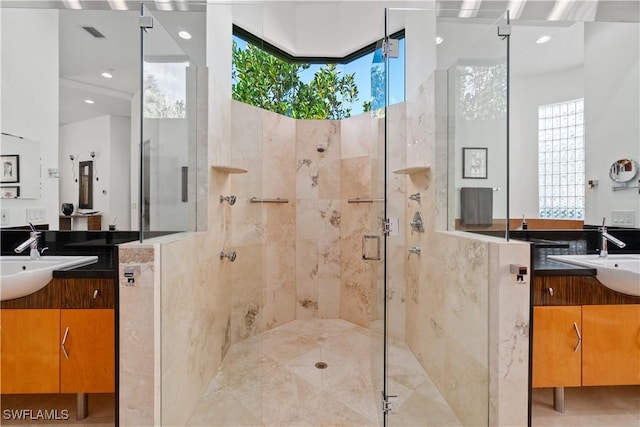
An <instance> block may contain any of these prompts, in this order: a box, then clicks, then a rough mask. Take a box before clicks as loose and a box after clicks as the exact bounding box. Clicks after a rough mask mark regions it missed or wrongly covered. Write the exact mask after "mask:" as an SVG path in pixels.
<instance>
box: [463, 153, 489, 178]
mask: <svg viewBox="0 0 640 427" xmlns="http://www.w3.org/2000/svg"><path fill="white" fill-rule="evenodd" d="M462 177H463V178H471V179H487V149H486V148H479V147H464V148H463V149H462Z"/></svg>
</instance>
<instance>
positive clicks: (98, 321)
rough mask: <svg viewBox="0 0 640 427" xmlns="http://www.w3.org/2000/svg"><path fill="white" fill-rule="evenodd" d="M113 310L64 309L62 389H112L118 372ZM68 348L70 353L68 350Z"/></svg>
mask: <svg viewBox="0 0 640 427" xmlns="http://www.w3.org/2000/svg"><path fill="white" fill-rule="evenodd" d="M113 314H114V313H113V310H110V309H103V310H95V309H89V310H82V309H80V310H60V335H61V336H62V337H64V336H65V334H66V336H67V339H66V342H65V349H64V351H62V349H61V352H62V354H61V355H60V392H61V393H112V392H113V391H114V390H115V376H114V351H113V343H114V339H115V337H114V319H113ZM65 351H66V354H65Z"/></svg>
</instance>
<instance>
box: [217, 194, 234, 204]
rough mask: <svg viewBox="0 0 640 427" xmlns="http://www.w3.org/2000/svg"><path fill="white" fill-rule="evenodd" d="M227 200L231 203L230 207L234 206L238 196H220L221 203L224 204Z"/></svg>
mask: <svg viewBox="0 0 640 427" xmlns="http://www.w3.org/2000/svg"><path fill="white" fill-rule="evenodd" d="M225 200H226V201H227V202H229V205H231V206H233V205H234V203H235V202H236V196H220V203H222V202H224V201H225Z"/></svg>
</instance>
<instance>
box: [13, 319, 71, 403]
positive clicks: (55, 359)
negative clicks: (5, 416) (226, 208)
mask: <svg viewBox="0 0 640 427" xmlns="http://www.w3.org/2000/svg"><path fill="white" fill-rule="evenodd" d="M59 328H60V310H58V309H47V310H42V309H28V310H13V309H3V310H0V330H1V331H2V334H1V335H2V344H1V345H2V347H1V348H2V351H0V369H1V370H2V371H1V380H0V393H7V394H9V393H11V394H13V393H58V392H59V390H60V372H59V365H60V358H59V354H58V353H59V351H60V347H59V341H58V332H59Z"/></svg>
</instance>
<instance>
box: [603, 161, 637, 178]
mask: <svg viewBox="0 0 640 427" xmlns="http://www.w3.org/2000/svg"><path fill="white" fill-rule="evenodd" d="M637 174H638V162H636V161H635V160H633V159H620V160H618V161H616V162H613V164H612V165H611V168H609V178H611V180H612V181H614V182H629V181H631V180H632V179H634V178H635V177H636V175H637Z"/></svg>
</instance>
